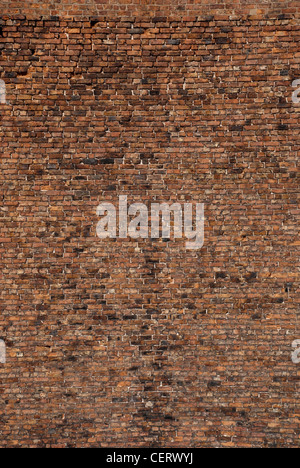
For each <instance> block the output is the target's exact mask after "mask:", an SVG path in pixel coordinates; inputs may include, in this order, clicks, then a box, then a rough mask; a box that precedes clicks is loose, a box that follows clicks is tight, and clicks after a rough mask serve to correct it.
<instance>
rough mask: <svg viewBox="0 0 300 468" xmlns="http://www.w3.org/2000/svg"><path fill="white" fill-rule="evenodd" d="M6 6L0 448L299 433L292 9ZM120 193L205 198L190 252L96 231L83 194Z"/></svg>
mask: <svg viewBox="0 0 300 468" xmlns="http://www.w3.org/2000/svg"><path fill="white" fill-rule="evenodd" d="M4 3H5V2H4ZM14 3H15V4H17V3H18V2H11V5H10V7H11V8H9V5H8V8H7V13H8V14H7V15H6V16H5V15H3V16H2V20H1V24H0V78H1V79H2V80H3V81H4V82H5V85H6V100H7V102H6V104H1V105H0V144H1V157H0V182H1V190H0V197H1V205H0V253H1V255H0V271H1V275H0V278H1V282H0V285H1V291H0V295H1V305H0V307H1V314H0V339H1V340H3V341H4V342H5V345H6V364H0V408H1V425H0V446H1V447H2V448H4V447H269V448H273V447H293V448H298V447H299V417H300V411H299V376H300V369H299V365H295V364H293V362H292V360H291V352H292V343H293V341H295V340H297V339H300V330H299V322H298V317H299V302H300V300H299V289H298V287H299V261H298V257H299V246H300V242H299V168H298V158H299V156H298V155H299V112H300V106H299V105H295V104H293V102H292V100H291V96H292V93H293V91H294V90H293V88H292V82H293V80H295V79H298V78H300V63H299V62H300V54H299V38H300V37H299V36H300V31H299V21H298V20H297V19H296V16H297V15H296V8H294V9H292V8H291V6H290V2H287V3H289V7H288V8H287V10H288V11H286V12H282V9H281V10H280V12H279V11H278V14H274V13H272V14H270V13H268V14H267V13H266V12H263V13H259V14H258V15H257V14H256V13H255V14H254V13H253V15H252V16H251V15H250V16H249V15H248V14H242V13H241V14H240V15H237V16H235V17H234V19H233V18H232V17H231V16H230V15H229V14H225V13H224V12H223V14H222V15H219V16H218V15H215V16H214V15H210V16H209V17H208V16H206V17H204V16H203V15H202V16H201V17H198V18H194V19H193V18H179V15H178V16H177V19H176V18H172V19H168V17H152V18H150V17H149V16H147V15H144V17H143V18H134V17H132V18H130V17H129V18H128V17H126V18H125V17H124V18H123V17H121V16H120V17H119V18H118V19H116V17H114V16H113V15H112V14H110V17H109V18H108V17H106V18H104V17H99V16H98V17H97V16H93V17H90V16H86V17H79V16H78V17H74V18H68V17H67V16H64V15H63V14H61V15H58V17H55V18H54V17H51V15H50V14H48V16H47V15H46V13H47V12H46V11H43V12H42V14H44V15H46V16H44V17H40V16H37V15H36V17H35V18H34V12H31V13H32V14H31V13H30V12H29V11H25V14H24V15H20V13H22V11H21V9H22V7H20V5H19V6H18V8H14V9H13V8H12V7H13V6H14ZM12 10H14V11H12ZM291 10H293V11H291ZM97 11H98V10H97ZM51 12H52V10H51V11H50V13H51ZM12 13H15V15H13V14H12ZM48 13H49V12H48ZM55 13H59V12H55ZM115 16H116V15H115ZM129 16H130V15H129ZM120 195H127V196H128V199H129V202H130V203H134V202H142V203H146V204H148V205H149V204H150V203H151V202H153V201H169V200H170V201H179V202H184V201H187V202H189V201H194V202H199V203H205V210H206V221H205V245H204V247H203V248H202V249H201V251H187V250H186V249H185V244H184V240H182V241H181V240H176V241H174V240H170V241H168V242H167V241H166V240H164V239H156V240H151V239H146V240H140V241H135V240H132V239H128V240H122V239H116V240H112V239H107V240H100V239H98V238H97V236H96V225H97V222H98V217H97V216H96V208H97V206H98V205H99V203H101V202H103V201H111V202H113V203H117V200H118V198H119V196H120Z"/></svg>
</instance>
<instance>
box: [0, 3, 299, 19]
mask: <svg viewBox="0 0 300 468" xmlns="http://www.w3.org/2000/svg"><path fill="white" fill-rule="evenodd" d="M1 5H2V8H3V12H4V13H5V14H8V15H15V14H21V15H26V16H27V18H28V17H32V18H37V17H39V16H49V15H60V16H64V17H66V16H71V17H82V18H86V17H87V16H91V15H108V16H115V15H117V16H118V17H119V16H120V15H121V16H122V17H124V16H130V17H132V15H137V16H139V17H141V16H157V15H166V16H168V17H170V16H176V17H177V19H178V17H182V16H199V15H200V16H203V15H207V14H214V15H216V14H218V15H224V14H225V15H227V16H228V15H230V16H232V15H233V16H234V15H251V16H257V15H258V16H261V15H279V14H292V15H294V16H297V17H299V11H300V6H299V2H298V0H257V1H254V0H225V1H224V0H185V1H182V0H119V1H116V0H74V1H73V0H60V1H57V2H56V1H53V0H51V1H48V2H46V1H38V0H35V1H32V0H29V1H26V2H23V1H20V0H2V1H1Z"/></svg>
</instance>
